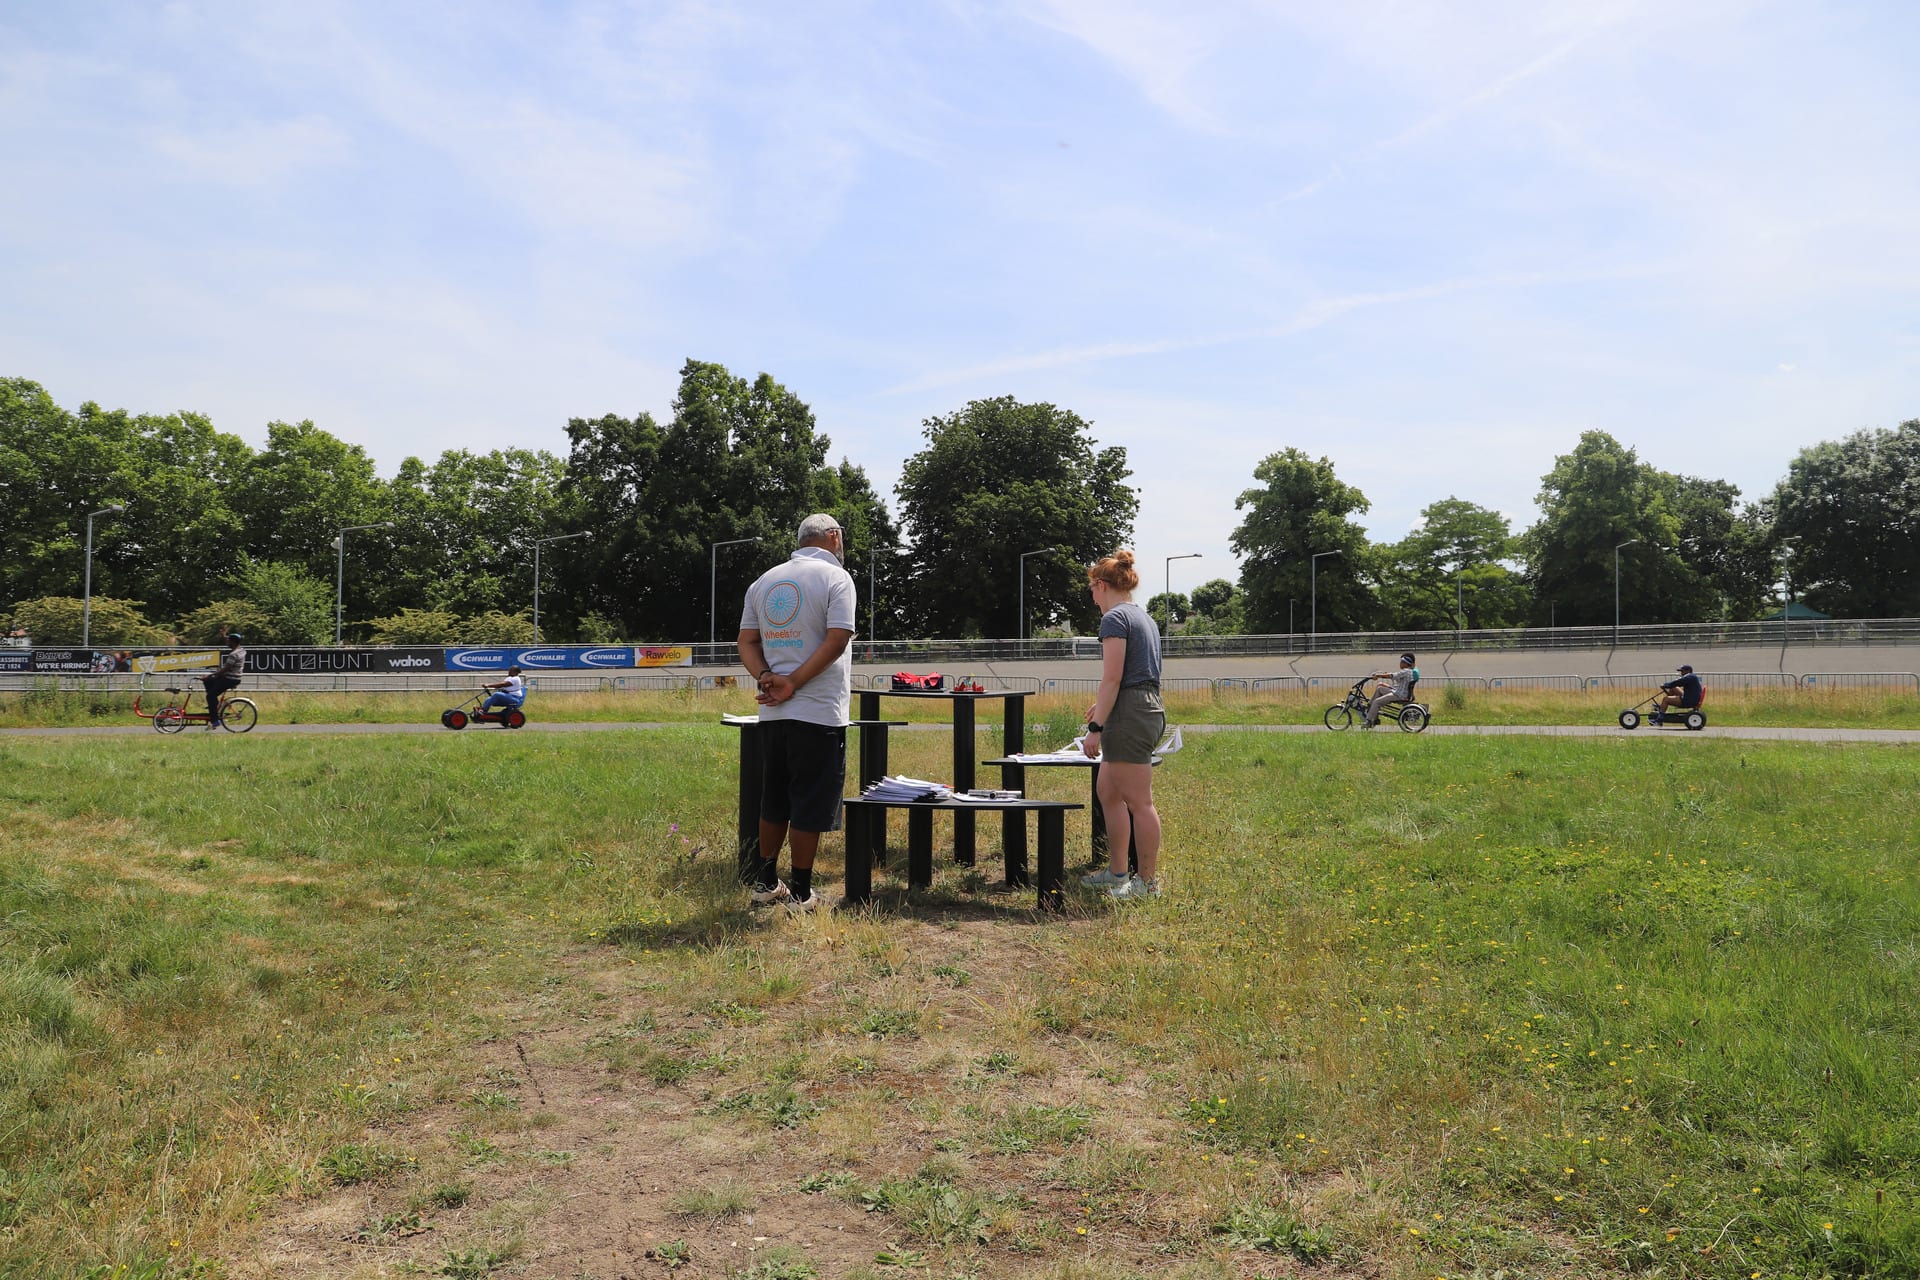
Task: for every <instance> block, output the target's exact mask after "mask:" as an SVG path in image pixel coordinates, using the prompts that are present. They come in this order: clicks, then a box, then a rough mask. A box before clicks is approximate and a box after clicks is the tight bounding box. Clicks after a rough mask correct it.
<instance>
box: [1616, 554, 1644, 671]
mask: <svg viewBox="0 0 1920 1280" xmlns="http://www.w3.org/2000/svg"><path fill="white" fill-rule="evenodd" d="M1638 541H1640V539H1638V538H1628V539H1627V540H1626V541H1625V542H1622V543H1619V544H1617V545H1616V546H1615V547H1614V548H1613V647H1614V648H1616V649H1618V648H1619V647H1620V548H1621V547H1630V546H1632V545H1633V544H1634V543H1636V542H1638Z"/></svg>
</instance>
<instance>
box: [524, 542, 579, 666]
mask: <svg viewBox="0 0 1920 1280" xmlns="http://www.w3.org/2000/svg"><path fill="white" fill-rule="evenodd" d="M591 532H593V531H592V530H591V529H582V530H581V531H580V532H578V533H556V534H554V535H553V536H552V537H551V538H535V539H534V540H533V642H534V643H535V644H539V643H540V548H541V547H543V546H545V545H546V544H547V543H549V542H565V541H566V540H567V539H568V538H584V537H586V536H587V535H588V534H589V533H591Z"/></svg>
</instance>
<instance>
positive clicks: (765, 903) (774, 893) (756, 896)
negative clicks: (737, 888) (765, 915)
mask: <svg viewBox="0 0 1920 1280" xmlns="http://www.w3.org/2000/svg"><path fill="white" fill-rule="evenodd" d="M792 898H793V890H791V889H789V888H787V882H786V881H784V880H775V881H774V882H773V888H771V889H762V888H761V887H760V886H759V885H755V886H753V905H754V906H756V907H770V906H772V905H773V904H775V903H776V902H789V901H791V900H792Z"/></svg>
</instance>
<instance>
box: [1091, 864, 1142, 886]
mask: <svg viewBox="0 0 1920 1280" xmlns="http://www.w3.org/2000/svg"><path fill="white" fill-rule="evenodd" d="M1129 879H1131V877H1130V876H1128V875H1127V873H1126V872H1124V871H1122V872H1121V873H1120V874H1119V875H1115V874H1114V873H1113V872H1111V871H1109V870H1107V869H1106V868H1105V867H1102V868H1100V869H1099V870H1098V871H1093V872H1089V873H1088V874H1086V875H1084V876H1081V877H1080V883H1081V884H1083V885H1085V886H1087V888H1089V889H1111V888H1113V887H1114V886H1116V885H1122V884H1125V883H1126V882H1127V881H1128V880H1129Z"/></svg>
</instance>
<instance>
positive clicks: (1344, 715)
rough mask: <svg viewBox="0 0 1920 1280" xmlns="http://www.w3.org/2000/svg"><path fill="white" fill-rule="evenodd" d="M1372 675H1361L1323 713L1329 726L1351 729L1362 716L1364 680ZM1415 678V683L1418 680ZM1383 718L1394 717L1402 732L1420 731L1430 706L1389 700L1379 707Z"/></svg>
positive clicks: (1364, 710) (1429, 716)
mask: <svg viewBox="0 0 1920 1280" xmlns="http://www.w3.org/2000/svg"><path fill="white" fill-rule="evenodd" d="M1372 679H1373V677H1372V676H1361V677H1360V678H1359V679H1358V680H1355V681H1354V682H1353V688H1351V689H1349V690H1347V696H1346V697H1345V698H1343V699H1341V700H1340V701H1339V702H1336V703H1334V704H1333V705H1332V706H1330V707H1328V708H1327V714H1326V715H1325V716H1323V717H1322V719H1323V720H1324V721H1325V722H1326V726H1327V728H1329V729H1351V728H1353V725H1354V722H1355V721H1356V720H1365V719H1366V715H1367V703H1369V702H1371V701H1372V699H1371V698H1369V697H1368V696H1367V684H1368V682H1370V681H1371V680H1372ZM1419 683H1420V682H1419V681H1418V680H1416V681H1414V684H1416V685H1417V684H1419ZM1380 718H1381V719H1382V720H1395V721H1398V722H1399V724H1400V730H1401V732H1403V733H1419V732H1420V731H1421V730H1422V729H1424V728H1426V727H1427V724H1428V722H1429V721H1431V720H1432V719H1433V708H1432V707H1430V706H1428V705H1427V704H1426V703H1424V702H1389V703H1388V704H1387V705H1386V706H1384V707H1382V708H1380Z"/></svg>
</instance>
